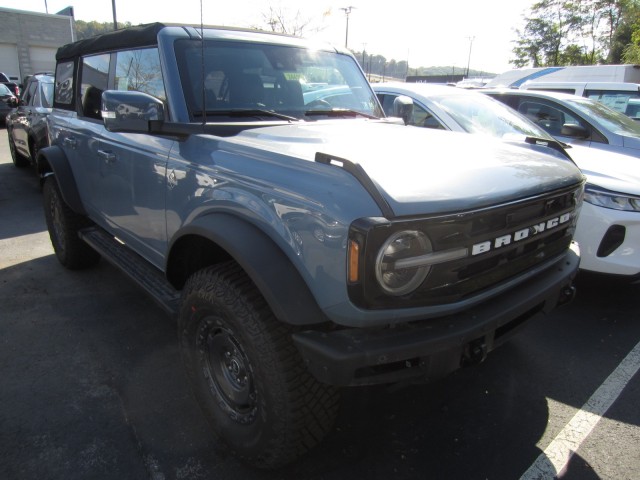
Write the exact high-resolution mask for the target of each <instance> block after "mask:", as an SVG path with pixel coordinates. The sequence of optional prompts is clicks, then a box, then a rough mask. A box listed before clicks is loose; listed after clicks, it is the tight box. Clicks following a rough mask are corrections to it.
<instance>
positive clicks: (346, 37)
mask: <svg viewBox="0 0 640 480" xmlns="http://www.w3.org/2000/svg"><path fill="white" fill-rule="evenodd" d="M114 1H115V0H114ZM354 8H356V7H353V6H349V7H341V8H340V10H344V14H345V16H346V17H347V30H346V33H345V35H344V48H349V14H350V13H351V10H353V9H354Z"/></svg>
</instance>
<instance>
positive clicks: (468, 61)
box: [467, 37, 476, 78]
mask: <svg viewBox="0 0 640 480" xmlns="http://www.w3.org/2000/svg"><path fill="white" fill-rule="evenodd" d="M475 38H476V37H467V39H469V57H468V58H467V78H469V65H470V64H471V47H473V41H474V40H475Z"/></svg>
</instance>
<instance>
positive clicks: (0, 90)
mask: <svg viewBox="0 0 640 480" xmlns="http://www.w3.org/2000/svg"><path fill="white" fill-rule="evenodd" d="M0 95H1V96H4V95H11V90H9V89H8V88H7V86H6V85H3V84H2V83H0Z"/></svg>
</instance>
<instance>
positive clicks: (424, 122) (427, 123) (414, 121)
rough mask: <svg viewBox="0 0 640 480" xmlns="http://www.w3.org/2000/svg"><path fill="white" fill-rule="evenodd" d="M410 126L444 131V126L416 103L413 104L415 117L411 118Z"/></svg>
mask: <svg viewBox="0 0 640 480" xmlns="http://www.w3.org/2000/svg"><path fill="white" fill-rule="evenodd" d="M409 125H415V126H416V127H425V128H435V129H437V130H444V126H443V125H442V124H441V123H440V121H439V120H438V119H437V118H436V117H435V116H434V115H433V114H432V113H431V112H430V111H429V110H427V109H425V108H422V107H421V106H420V105H418V104H416V103H414V104H413V117H411V121H410V122H409Z"/></svg>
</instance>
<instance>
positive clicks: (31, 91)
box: [20, 82, 38, 105]
mask: <svg viewBox="0 0 640 480" xmlns="http://www.w3.org/2000/svg"><path fill="white" fill-rule="evenodd" d="M37 87H38V82H31V83H29V86H28V88H27V91H26V92H25V93H24V95H22V98H21V99H20V100H22V102H21V103H22V105H33V97H34V95H35V93H36V88H37Z"/></svg>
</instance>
